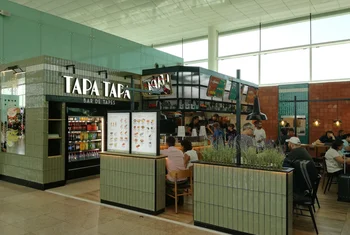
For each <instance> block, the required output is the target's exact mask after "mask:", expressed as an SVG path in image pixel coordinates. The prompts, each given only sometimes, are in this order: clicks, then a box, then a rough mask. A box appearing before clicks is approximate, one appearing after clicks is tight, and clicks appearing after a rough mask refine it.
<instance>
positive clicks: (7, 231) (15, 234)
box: [0, 225, 27, 235]
mask: <svg viewBox="0 0 350 235" xmlns="http://www.w3.org/2000/svg"><path fill="white" fill-rule="evenodd" d="M26 233H27V232H26V231H25V230H24V229H22V228H17V227H15V226H13V225H5V226H0V234H1V235H24V234H26Z"/></svg>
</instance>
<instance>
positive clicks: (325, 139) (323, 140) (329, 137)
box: [314, 131, 335, 145]
mask: <svg viewBox="0 0 350 235" xmlns="http://www.w3.org/2000/svg"><path fill="white" fill-rule="evenodd" d="M334 141H335V137H334V133H333V131H327V132H326V134H325V135H323V136H321V137H320V138H319V139H318V140H316V141H315V142H314V144H318V145H325V144H331V143H333V142H334Z"/></svg>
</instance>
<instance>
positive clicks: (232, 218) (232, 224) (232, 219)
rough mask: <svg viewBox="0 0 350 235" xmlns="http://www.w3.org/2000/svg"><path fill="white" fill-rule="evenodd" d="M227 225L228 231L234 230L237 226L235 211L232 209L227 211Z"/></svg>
mask: <svg viewBox="0 0 350 235" xmlns="http://www.w3.org/2000/svg"><path fill="white" fill-rule="evenodd" d="M227 223H228V228H229V229H234V230H235V229H236V226H237V214H236V211H235V210H233V209H230V208H229V209H228V210H227Z"/></svg>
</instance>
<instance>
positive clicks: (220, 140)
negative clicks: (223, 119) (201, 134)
mask: <svg viewBox="0 0 350 235" xmlns="http://www.w3.org/2000/svg"><path fill="white" fill-rule="evenodd" d="M213 128H214V129H213V130H212V129H211V128H210V127H209V131H210V132H211V134H212V135H213V146H214V147H218V146H219V145H224V144H225V140H224V132H223V131H222V130H221V128H220V124H219V123H218V122H215V123H214V124H213Z"/></svg>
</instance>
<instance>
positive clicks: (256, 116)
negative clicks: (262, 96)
mask: <svg viewBox="0 0 350 235" xmlns="http://www.w3.org/2000/svg"><path fill="white" fill-rule="evenodd" d="M246 120H260V121H261V120H267V116H266V114H264V113H262V112H261V111H260V102H259V98H258V95H256V96H255V98H254V106H253V111H252V112H251V113H250V114H249V115H248V116H247V118H246Z"/></svg>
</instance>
